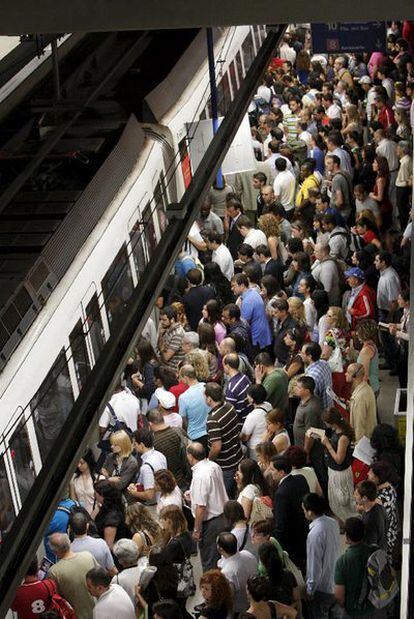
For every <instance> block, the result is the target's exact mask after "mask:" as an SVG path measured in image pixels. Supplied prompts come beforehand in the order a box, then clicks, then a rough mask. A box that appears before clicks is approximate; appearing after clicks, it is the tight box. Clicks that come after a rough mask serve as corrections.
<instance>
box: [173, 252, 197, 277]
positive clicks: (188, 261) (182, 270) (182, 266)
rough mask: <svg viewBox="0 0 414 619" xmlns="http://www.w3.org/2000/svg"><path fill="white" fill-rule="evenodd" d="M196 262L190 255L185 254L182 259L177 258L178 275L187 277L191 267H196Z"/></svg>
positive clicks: (175, 267)
mask: <svg viewBox="0 0 414 619" xmlns="http://www.w3.org/2000/svg"><path fill="white" fill-rule="evenodd" d="M195 268H196V263H195V262H194V260H193V259H192V258H191V257H190V256H185V257H184V258H182V259H181V260H176V262H175V265H174V271H175V274H176V275H177V277H185V276H186V275H187V273H188V271H189V270H190V269H195Z"/></svg>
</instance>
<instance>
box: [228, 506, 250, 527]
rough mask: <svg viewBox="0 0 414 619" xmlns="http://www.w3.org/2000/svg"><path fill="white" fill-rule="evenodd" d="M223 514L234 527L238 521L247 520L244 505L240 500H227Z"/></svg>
mask: <svg viewBox="0 0 414 619" xmlns="http://www.w3.org/2000/svg"><path fill="white" fill-rule="evenodd" d="M223 515H224V517H225V519H226V520H227V522H228V523H229V525H231V526H232V527H233V526H234V525H235V524H236V522H239V520H246V516H245V515H244V510H243V507H242V505H241V503H239V502H238V501H227V503H225V504H224V508H223Z"/></svg>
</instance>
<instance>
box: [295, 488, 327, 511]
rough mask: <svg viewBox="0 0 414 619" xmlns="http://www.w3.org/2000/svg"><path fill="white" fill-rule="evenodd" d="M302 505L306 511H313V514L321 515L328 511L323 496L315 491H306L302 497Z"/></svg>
mask: <svg viewBox="0 0 414 619" xmlns="http://www.w3.org/2000/svg"><path fill="white" fill-rule="evenodd" d="M302 503H303V507H304V508H305V509H306V511H309V512H313V513H314V514H315V516H322V515H323V514H326V512H327V511H328V507H329V506H328V503H327V501H326V499H325V498H324V497H321V496H319V494H316V492H308V494H305V496H304V497H303V499H302Z"/></svg>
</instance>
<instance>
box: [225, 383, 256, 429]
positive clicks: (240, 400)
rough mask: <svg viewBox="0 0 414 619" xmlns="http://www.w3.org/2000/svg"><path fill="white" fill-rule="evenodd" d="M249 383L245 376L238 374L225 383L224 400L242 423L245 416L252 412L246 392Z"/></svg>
mask: <svg viewBox="0 0 414 619" xmlns="http://www.w3.org/2000/svg"><path fill="white" fill-rule="evenodd" d="M250 385H251V382H250V380H249V379H248V378H247V376H246V375H245V374H241V373H240V372H238V373H237V374H235V375H234V376H232V377H231V378H230V380H229V382H228V383H227V387H226V394H225V399H226V402H228V403H229V404H232V405H233V406H234V410H235V411H236V413H237V416H238V418H239V419H240V421H244V420H245V418H246V416H247V414H248V413H250V412H251V411H252V410H253V406H252V405H251V404H249V402H248V400H247V390H248V388H249V387H250Z"/></svg>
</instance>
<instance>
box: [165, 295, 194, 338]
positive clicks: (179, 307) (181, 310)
mask: <svg viewBox="0 0 414 619" xmlns="http://www.w3.org/2000/svg"><path fill="white" fill-rule="evenodd" d="M170 307H172V308H173V310H175V311H176V312H177V322H179V323H180V325H181V326H182V328H183V329H184V331H190V330H191V329H190V325H189V324H188V318H187V315H186V313H185V307H184V303H181V302H180V301H174V303H171V304H170Z"/></svg>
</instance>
